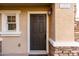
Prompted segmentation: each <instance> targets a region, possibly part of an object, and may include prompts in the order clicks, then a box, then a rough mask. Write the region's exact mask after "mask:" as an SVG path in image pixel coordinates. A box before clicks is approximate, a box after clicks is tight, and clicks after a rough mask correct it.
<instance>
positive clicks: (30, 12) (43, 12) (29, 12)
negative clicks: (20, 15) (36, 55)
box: [27, 11, 49, 53]
mask: <svg viewBox="0 0 79 59" xmlns="http://www.w3.org/2000/svg"><path fill="white" fill-rule="evenodd" d="M30 14H46V16H47V24H46V25H47V27H46V28H47V31H46V38H47V39H46V53H48V48H49V46H48V35H49V33H48V28H49V27H48V15H47V11H28V22H27V24H28V25H27V27H28V28H27V30H28V31H27V32H28V34H27V35H28V53H31V51H30Z"/></svg>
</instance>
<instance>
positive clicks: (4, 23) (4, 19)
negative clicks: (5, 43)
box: [0, 10, 20, 36]
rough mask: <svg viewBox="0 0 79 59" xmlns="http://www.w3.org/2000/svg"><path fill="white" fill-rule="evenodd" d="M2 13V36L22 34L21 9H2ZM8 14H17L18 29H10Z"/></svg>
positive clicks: (0, 11)
mask: <svg viewBox="0 0 79 59" xmlns="http://www.w3.org/2000/svg"><path fill="white" fill-rule="evenodd" d="M0 13H1V14H2V19H1V20H2V32H0V34H1V36H12V35H13V36H19V35H20V28H19V27H20V24H19V15H20V11H19V10H0ZM7 15H11V16H12V15H13V16H14V15H15V16H16V31H8V30H7V29H8V26H7Z"/></svg>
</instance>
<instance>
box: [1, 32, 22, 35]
mask: <svg viewBox="0 0 79 59" xmlns="http://www.w3.org/2000/svg"><path fill="white" fill-rule="evenodd" d="M0 35H1V36H20V35H21V32H0Z"/></svg>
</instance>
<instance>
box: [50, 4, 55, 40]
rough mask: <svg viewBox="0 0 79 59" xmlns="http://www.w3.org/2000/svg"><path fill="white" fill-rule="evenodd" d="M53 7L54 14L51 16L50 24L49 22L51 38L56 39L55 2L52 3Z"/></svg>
mask: <svg viewBox="0 0 79 59" xmlns="http://www.w3.org/2000/svg"><path fill="white" fill-rule="evenodd" d="M51 7H52V14H51V16H50V20H49V21H50V22H49V23H50V24H49V27H50V28H49V31H50V39H53V40H54V41H55V4H52V5H51Z"/></svg>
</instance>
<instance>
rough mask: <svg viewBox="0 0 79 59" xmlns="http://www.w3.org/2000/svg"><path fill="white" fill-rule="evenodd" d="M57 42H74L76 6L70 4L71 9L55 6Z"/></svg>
mask: <svg viewBox="0 0 79 59" xmlns="http://www.w3.org/2000/svg"><path fill="white" fill-rule="evenodd" d="M55 40H56V41H63V42H66V41H67V42H69V41H70V42H71V41H74V4H70V8H69V9H66V8H64V9H62V8H59V4H55Z"/></svg>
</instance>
